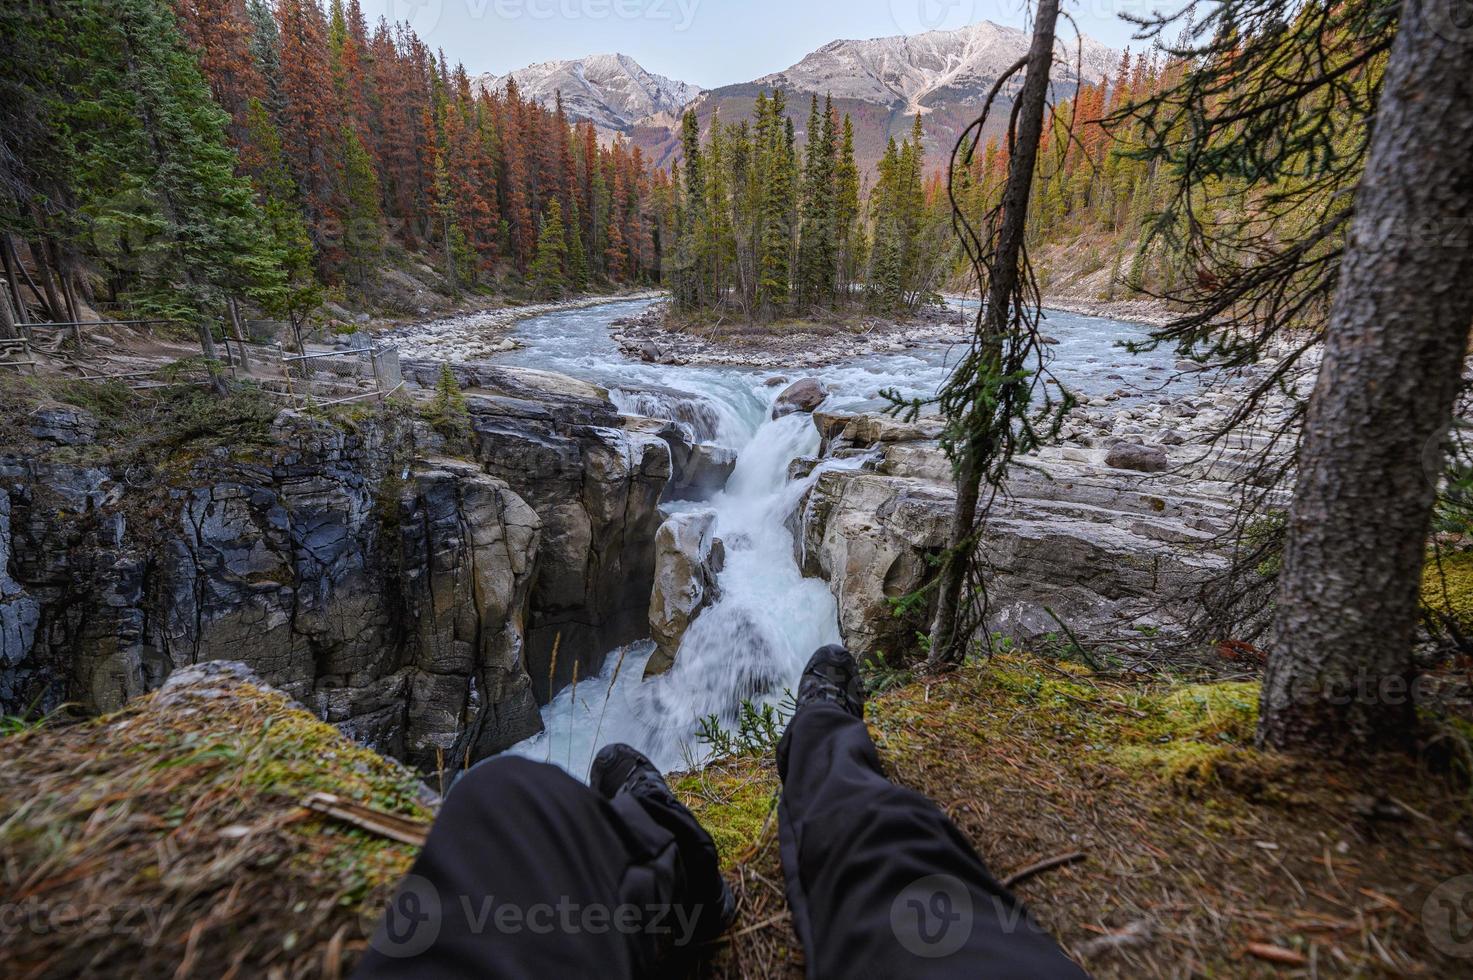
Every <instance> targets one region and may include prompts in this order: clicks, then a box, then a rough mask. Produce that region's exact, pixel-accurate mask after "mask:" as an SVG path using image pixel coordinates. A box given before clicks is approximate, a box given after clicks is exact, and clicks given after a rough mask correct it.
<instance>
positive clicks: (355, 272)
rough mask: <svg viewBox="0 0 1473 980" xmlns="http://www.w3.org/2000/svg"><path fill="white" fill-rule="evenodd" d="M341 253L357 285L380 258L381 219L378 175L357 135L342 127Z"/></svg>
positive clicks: (365, 278)
mask: <svg viewBox="0 0 1473 980" xmlns="http://www.w3.org/2000/svg"><path fill="white" fill-rule="evenodd" d="M342 143H343V164H342V172H343V199H344V204H345V212H344V220H343V250H344V253H345V254H346V260H347V267H348V270H349V275H350V276H351V277H352V278H353V279H354V281H355V282H358V283H360V284H362V283H364V282H367V281H368V277H369V274H370V273H371V272H372V270H373V268H374V267H375V265H376V264H377V263H378V262H379V260H380V259H381V258H382V256H383V249H384V230H383V225H384V219H383V213H382V212H381V211H380V210H379V183H378V173H377V171H375V170H374V167H373V160H372V158H370V157H369V155H368V151H367V150H366V149H364V148H363V143H362V142H361V141H360V140H359V139H358V133H357V132H356V131H355V130H354V129H353V128H352V127H351V126H349V125H347V124H346V123H345V124H344V125H343V132H342Z"/></svg>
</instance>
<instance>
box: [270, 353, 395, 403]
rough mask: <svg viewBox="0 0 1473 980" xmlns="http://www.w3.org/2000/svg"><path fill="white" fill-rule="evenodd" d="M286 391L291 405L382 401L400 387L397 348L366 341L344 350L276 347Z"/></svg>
mask: <svg viewBox="0 0 1473 980" xmlns="http://www.w3.org/2000/svg"><path fill="white" fill-rule="evenodd" d="M278 356H279V357H280V359H281V369H282V374H283V375H284V376H285V378H286V382H287V393H288V395H289V396H290V397H291V399H292V403H293V404H294V405H301V406H307V405H317V406H319V407H321V406H326V405H343V404H347V403H349V402H356V401H365V400H367V399H376V400H378V401H380V402H382V401H383V400H384V399H386V398H388V397H389V396H390V395H392V394H394V392H396V391H398V390H399V389H400V388H402V387H404V376H403V373H402V372H401V370H400V368H399V349H398V348H397V347H395V346H393V345H392V344H370V345H368V346H365V347H360V348H356V349H349V350H346V351H337V350H332V351H317V352H314V353H310V354H289V353H287V351H286V350H285V348H278Z"/></svg>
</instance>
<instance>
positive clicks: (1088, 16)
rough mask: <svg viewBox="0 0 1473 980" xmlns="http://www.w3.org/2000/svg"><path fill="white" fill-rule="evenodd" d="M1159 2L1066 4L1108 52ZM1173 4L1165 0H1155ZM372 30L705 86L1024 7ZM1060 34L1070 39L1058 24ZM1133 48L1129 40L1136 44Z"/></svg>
mask: <svg viewBox="0 0 1473 980" xmlns="http://www.w3.org/2000/svg"><path fill="white" fill-rule="evenodd" d="M1162 2H1163V0H1064V9H1065V10H1067V11H1069V12H1070V13H1071V14H1072V15H1073V16H1074V19H1075V20H1076V21H1077V22H1078V23H1079V27H1080V29H1081V30H1083V31H1084V32H1085V33H1086V34H1088V35H1091V36H1093V37H1094V38H1096V39H1097V40H1100V41H1103V42H1105V43H1106V44H1109V45H1110V46H1112V47H1116V48H1120V47H1124V46H1126V45H1127V44H1131V34H1132V33H1133V32H1134V30H1135V28H1134V27H1133V26H1132V25H1130V24H1128V23H1126V22H1125V21H1122V20H1120V19H1119V13H1120V12H1121V11H1130V12H1134V13H1137V14H1144V13H1149V12H1150V11H1151V10H1152V9H1153V8H1155V7H1158V6H1160V5H1161V3H1162ZM1164 2H1165V3H1166V5H1167V6H1168V7H1171V8H1173V9H1174V8H1175V6H1176V5H1177V4H1176V3H1175V2H1173V0H1164ZM360 3H362V5H363V12H364V14H365V15H366V17H367V18H368V21H369V23H370V24H373V23H375V22H377V21H378V19H379V17H380V16H386V17H388V18H389V19H390V20H404V21H408V22H409V23H410V25H411V26H413V27H414V29H415V31H416V33H418V34H419V36H420V37H421V38H423V39H424V40H425V41H426V42H427V43H428V44H429V45H430V47H431V48H443V49H444V51H445V55H446V57H448V58H449V59H450V62H451V64H454V63H456V62H461V63H463V64H464V65H465V66H466V70H467V71H469V72H470V73H471V74H473V75H474V74H479V73H481V72H488V71H489V72H496V73H498V74H503V73H505V72H507V71H510V70H512V69H514V68H522V67H524V66H526V65H530V64H535V63H537V62H541V61H552V60H556V59H562V58H579V57H582V56H584V55H590V54H608V53H614V52H618V53H621V54H627V55H630V56H631V57H633V58H634V59H635V60H636V61H638V62H639V63H640V64H641V65H643V66H644V67H645V68H646V69H647V70H649V71H652V72H655V73H657V74H661V75H665V76H668V77H670V78H674V79H677V80H679V81H686V82H693V83H695V84H697V85H699V86H701V87H702V88H713V87H716V86H719V85H730V84H734V83H737V82H747V81H751V80H752V79H754V78H758V77H760V76H762V75H766V74H768V73H770V72H776V71H781V70H782V69H784V68H787V67H788V66H789V65H792V64H794V63H795V62H797V61H799V60H801V59H802V57H803V56H804V55H806V54H808V53H809V52H810V51H813V50H815V49H816V48H819V47H822V46H823V45H824V44H827V43H828V42H829V41H834V40H839V39H850V38H871V37H889V36H892V35H896V34H919V33H922V32H924V31H926V30H933V29H934V30H952V29H955V28H957V27H961V26H964V25H966V24H971V23H976V22H977V21H979V20H991V21H995V22H996V23H999V24H1007V25H1011V26H1014V27H1024V26H1026V24H1027V15H1026V12H1027V10H1028V9H1030V8H1031V4H1029V3H1027V2H1026V0H360ZM1060 34H1061V36H1065V35H1070V34H1072V30H1071V29H1070V28H1068V27H1067V26H1065V25H1063V24H1061V25H1060ZM1141 45H1142V42H1139V41H1137V42H1135V46H1136V47H1140V46H1141Z"/></svg>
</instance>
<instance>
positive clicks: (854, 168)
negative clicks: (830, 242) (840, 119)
mask: <svg viewBox="0 0 1473 980" xmlns="http://www.w3.org/2000/svg"><path fill="white" fill-rule="evenodd" d="M859 194H860V188H859V166H858V165H857V164H856V163H855V160H854V122H853V120H851V119H850V118H849V115H848V114H847V113H846V114H845V115H844V140H843V144H842V147H841V149H840V151H839V163H838V166H837V168H836V169H835V174H834V225H835V237H836V241H835V249H836V251H837V263H838V268H837V270H836V273H835V275H836V282H837V284H838V289H839V292H840V296H841V298H842V300H843V301H844V302H848V299H849V294H850V291H851V290H852V288H853V285H854V281H855V279H856V278H857V277H858V274H859V273H858V269H859V265H860V263H861V262H862V260H863V251H864V229H863V227H861V226H860V221H859V218H860V211H859V203H860V197H859Z"/></svg>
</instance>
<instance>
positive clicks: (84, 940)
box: [0, 685, 432, 978]
mask: <svg viewBox="0 0 1473 980" xmlns="http://www.w3.org/2000/svg"><path fill="white" fill-rule="evenodd" d="M166 690H167V689H166ZM160 697H161V695H157V694H156V695H150V696H149V697H146V698H141V699H139V700H137V701H136V702H134V703H133V704H131V705H130V706H129V707H128V708H127V709H125V710H124V711H122V712H119V713H117V714H114V715H109V716H107V717H103V718H99V719H95V720H92V721H87V722H82V723H77V724H71V725H62V726H55V725H52V726H44V727H38V728H33V729H31V730H28V731H24V732H21V733H19V734H11V735H7V736H5V737H3V738H0V893H3V899H0V905H3V908H4V912H5V917H4V920H3V921H0V940H3V942H0V947H3V954H0V975H4V976H6V977H10V978H25V977H38V978H39V977H71V976H97V977H102V976H107V977H112V976H135V977H181V978H182V977H210V978H220V977H253V976H273V977H319V976H321V977H340V976H344V975H346V970H347V968H348V967H349V966H351V963H352V962H353V961H354V960H355V959H356V957H357V955H358V951H360V950H361V949H362V948H363V946H364V945H365V943H366V940H367V937H368V936H369V935H370V934H371V929H372V927H373V925H374V924H375V923H376V921H377V915H378V910H379V909H380V908H381V907H382V903H383V901H384V899H385V898H386V897H387V896H388V894H389V893H390V891H391V889H392V887H393V885H394V883H395V882H396V881H397V880H398V878H399V877H400V876H401V875H402V874H403V873H404V872H405V871H406V870H407V869H408V868H409V865H410V863H411V862H412V861H413V858H414V854H415V848H414V847H412V846H408V845H405V844H401V843H396V842H395V841H393V840H388V839H385V838H383V837H380V836H377V835H375V834H373V833H370V832H367V831H364V830H360V829H357V828H356V827H353V826H350V825H347V824H344V823H340V822H338V821H336V820H333V819H330V818H326V817H323V816H320V815H318V814H317V813H315V812H313V811H311V810H309V809H306V808H304V807H303V806H302V803H303V801H304V800H306V799H307V798H308V797H310V796H311V795H312V794H313V793H317V792H327V793H332V794H334V795H336V796H338V797H340V798H343V799H346V800H350V801H353V802H355V803H358V804H361V805H363V806H368V807H372V808H374V809H376V810H381V811H387V812H390V813H395V814H399V815H402V816H403V817H405V818H408V819H410V820H415V821H423V822H428V821H429V819H430V818H431V816H432V814H431V812H430V810H429V809H427V807H426V805H425V804H424V803H423V802H421V799H420V786H419V782H418V780H417V779H416V778H415V777H414V776H413V774H411V773H410V772H409V771H408V770H406V769H404V768H403V767H402V766H399V765H397V764H395V763H392V762H390V761H388V760H386V759H384V758H383V757H381V756H379V755H377V754H376V753H374V752H371V751H369V750H368V749H365V748H362V747H360V746H357V745H355V744H354V743H353V742H351V741H350V740H348V739H346V738H344V737H343V736H342V735H341V734H339V732H338V731H337V730H336V729H334V728H333V727H331V726H330V725H326V724H323V723H322V722H319V721H318V720H317V719H315V718H314V717H312V716H311V715H310V714H307V713H306V712H305V711H302V710H300V709H298V708H295V707H293V706H292V704H291V703H290V702H289V701H288V700H287V698H286V697H284V696H283V695H281V694H279V693H276V692H273V691H268V690H263V689H260V688H257V687H254V686H250V685H246V686H243V687H235V688H232V689H231V690H230V691H229V693H228V696H217V697H213V698H211V697H205V696H197V697H196V696H192V695H191V696H183V695H177V694H176V695H174V696H173V698H172V700H171V701H169V702H168V703H167V706H165V705H163V704H161V703H160Z"/></svg>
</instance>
